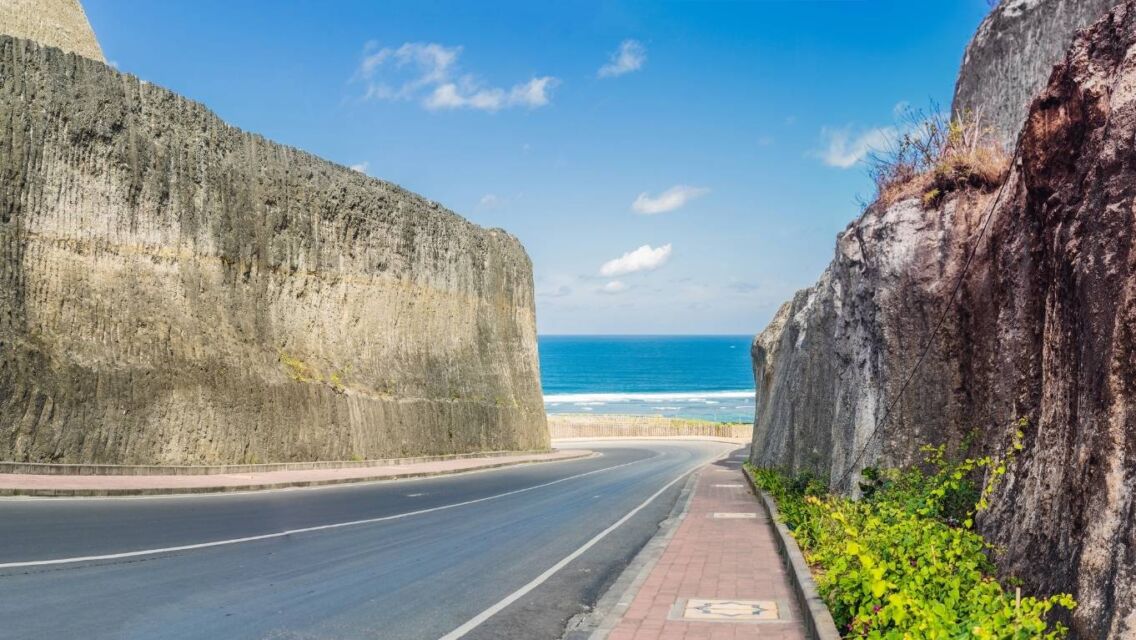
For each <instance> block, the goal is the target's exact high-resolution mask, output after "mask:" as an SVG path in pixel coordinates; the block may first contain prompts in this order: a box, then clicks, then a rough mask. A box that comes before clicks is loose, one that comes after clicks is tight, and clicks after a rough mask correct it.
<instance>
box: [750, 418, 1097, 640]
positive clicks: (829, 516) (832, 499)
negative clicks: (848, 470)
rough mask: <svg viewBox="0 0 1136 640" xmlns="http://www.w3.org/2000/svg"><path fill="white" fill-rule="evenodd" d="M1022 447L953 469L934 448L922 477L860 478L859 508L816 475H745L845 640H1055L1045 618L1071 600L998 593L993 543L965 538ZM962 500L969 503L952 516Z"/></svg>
mask: <svg viewBox="0 0 1136 640" xmlns="http://www.w3.org/2000/svg"><path fill="white" fill-rule="evenodd" d="M1020 439H1021V432H1020V431H1019V432H1018V436H1017V438H1016V439H1015V441H1014V444H1013V446H1012V449H1011V452H1010V454H1009V455H1008V456H1006V457H1004V458H1002V459H994V458H981V459H968V460H965V461H963V462H961V463H958V464H950V463H947V462H945V461H944V459H943V449H942V448H929V449H927V453H928V456H927V465H928V467H929V468H930V469H932V471H930V472H924V471H922V470H919V469H907V470H902V471H900V470H889V471H885V472H875V473H869V474H867V476H868V483H867V484H865V485H864V489H865V497H864V498H863V499H861V500H851V499H848V498H843V497H839V496H835V495H829V494H828V493H827V490H826V487H825V485H824V483H822V482H818V481H816V480H815V479H809V478H789V477H787V476H785V475H783V474H781V473H779V472H776V471H771V470H766V469H756V468H751V471H752V472H753V474H754V477H755V479H756V480H757V482H758V484H759V485H760V486H761V487H762V488H764V489H765V490H766V491H768V492H770V493H771V494H772V495H773V497H774V498H775V499H776V500H777V502H778V505H779V507H780V510H781V514H782V518H783V519H784V521H785V524H786V525H787V526H788V527H789V528H790V529H791V530H792V532H793V536H794V537H795V538H796V539H797V542H798V543H799V544H800V545H801V548H802V550H803V551H804V552H805V556H806V558H807V559H808V561H809V563H810V564H811V565H813V567H814V568H815V569H816V570H817V572H818V574H819V575H818V580H817V582H818V586H819V588H820V590H821V594H822V596H823V597H824V599H825V603H826V604H827V605H828V607H829V609H830V610H831V611H832V614H833V618H834V619H835V620H836V622H837V624H838V626H839V627H840V628H841V630H842V631H843V632H844V634H845V637H846V638H872V639H884V638H886V639H896V640H899V639H906V638H926V639H929V640H930V639H943V640H946V639H954V638H979V639H984V640H987V639H997V640H1003V639H1007V640H1008V639H1014V640H1025V639H1027V638H1031V639H1032V638H1045V639H1057V638H1064V637H1065V636H1066V633H1067V632H1066V629H1065V628H1064V627H1063V626H1062V625H1061V624H1059V623H1051V622H1050V621H1049V618H1050V616H1049V612H1050V611H1051V610H1052V609H1054V608H1055V607H1064V608H1067V609H1072V608H1073V607H1075V606H1076V602H1074V600H1073V598H1072V597H1071V596H1069V595H1066V594H1060V595H1056V596H1053V597H1050V598H1034V597H1022V598H1020V599H1019V598H1018V597H1017V595H1016V594H1015V593H1012V592H1007V591H1006V590H1005V589H1004V588H1003V587H1002V585H1001V584H1000V583H999V582H998V580H996V579H995V578H994V577H993V571H994V568H993V566H992V565H991V562H990V560H989V554H990V553H992V552H993V549H992V547H991V546H990V544H988V543H987V542H986V541H985V540H984V539H983V538H982V537H981V536H980V535H978V534H977V533H975V532H974V531H973V530H972V526H973V517H974V513H975V511H976V510H981V509H984V508H985V507H986V503H987V500H988V499H989V496H990V494H991V491H992V490H993V481H996V480H997V478H999V477H1001V476H1002V475H1003V474H1005V472H1006V464H1007V462H1009V461H1010V460H1012V457H1013V453H1014V452H1016V451H1017V450H1019V449H1020V448H1021V443H1020ZM979 469H985V470H986V471H987V472H988V473H989V475H990V477H991V478H992V479H993V481H992V482H991V483H988V484H987V486H986V487H984V488H982V489H981V490H979V489H978V488H977V487H976V486H975V485H974V483H973V482H971V481H970V480H969V479H968V478H969V477H970V476H971V475H972V472H974V471H975V470H979ZM966 498H973V499H976V500H977V504H976V503H975V502H974V501H973V500H972V501H971V502H970V503H969V506H968V507H965V508H961V509H960V504H961V503H962V501H963V500H965V499H966Z"/></svg>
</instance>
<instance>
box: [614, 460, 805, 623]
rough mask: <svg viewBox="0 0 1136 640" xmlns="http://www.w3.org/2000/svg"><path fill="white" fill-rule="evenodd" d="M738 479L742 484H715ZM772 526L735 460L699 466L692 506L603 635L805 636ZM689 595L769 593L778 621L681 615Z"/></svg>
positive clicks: (751, 596) (748, 596) (764, 597)
mask: <svg viewBox="0 0 1136 640" xmlns="http://www.w3.org/2000/svg"><path fill="white" fill-rule="evenodd" d="M715 484H738V485H741V486H740V487H715V486H713V485H715ZM746 511H749V512H756V513H757V514H758V517H757V518H756V519H730V520H725V519H714V518H713V517H712V514H713V513H715V512H746ZM775 535H776V533H775V532H774V530H773V526H772V525H771V524H770V522H769V519H768V517H767V516H766V514H765V512H764V510H763V509H762V508H761V505H760V504H758V502H757V499H756V498H755V497H754V496H753V494H752V493H751V492H750V490H749V487H748V485H746V484H745V479H744V478H743V477H742V473H741V470H740V469H739V468H738V464H737V462H736V461H722V462H718V463H715V464H712V465H709V466H708V467H706V468H705V469H703V470H702V472H701V473H700V476H699V478H698V479H697V481H696V485H695V489H694V497H693V499H692V501H691V504H690V510H689V512H688V513H687V514H686V517H685V518H684V519H683V521H682V522H681V523H680V524H679V526H678V529H677V530H676V531H675V534H674V536H673V537H672V538H671V540H670V542H669V543H668V544H667V547H666V549H665V550H664V551H663V555H662V557H660V558H659V561H658V563H657V564H656V565H655V566H654V568H653V569H652V570H651V573H650V574H649V575H648V576H647V579H646V580H645V581H644V582H643V585H642V587H641V588H640V590H639V592H638V593H637V594H636V595H635V598H634V599H633V600H632V602H631V605H630V607H629V608H628V609H627V612H626V613H625V614H624V616H623V619H622V620H620V622H619V624H618V625H617V626H616V627H615V629H613V630H612V632H611V633H610V634H609V635H608V636H607V637H608V640H663V639H666V640H680V639H682V640H696V639H699V640H719V639H722V640H735V639H742V638H772V639H777V640H804V639H805V638H806V635H805V628H804V624H803V623H802V622H801V618H800V613H799V609H798V607H797V604H796V602H795V601H794V598H793V589H792V586H791V584H790V583H789V576H788V573H787V572H786V569H785V568H784V567H783V566H782V563H781V557H780V556H779V555H778V553H777V543H776V541H775V538H774V536H775ZM686 598H724V599H730V598H736V599H742V600H773V601H776V602H777V605H778V609H779V611H780V616H781V618H782V620H783V621H778V622H706V621H699V622H684V621H682V620H676V619H672V618H677V617H680V616H681V615H682V612H681V610H679V609H677V608H676V607H675V604H676V602H677V601H678V600H680V599H686Z"/></svg>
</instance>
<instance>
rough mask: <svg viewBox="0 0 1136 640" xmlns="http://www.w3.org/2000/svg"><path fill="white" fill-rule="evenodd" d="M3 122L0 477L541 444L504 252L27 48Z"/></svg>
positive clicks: (329, 170) (432, 206)
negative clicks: (90, 467)
mask: <svg viewBox="0 0 1136 640" xmlns="http://www.w3.org/2000/svg"><path fill="white" fill-rule="evenodd" d="M0 123H3V124H2V126H0V459H4V460H21V461H53V462H107V463H111V462H113V463H179V464H187V463H227V462H269V461H286V460H329V459H351V458H377V457H390V456H400V455H413V454H440V453H453V452H464V451H473V450H495V449H532V448H541V447H545V446H547V445H548V433H547V428H546V425H545V418H544V407H543V403H542V400H541V390H540V382H539V375H538V373H539V372H538V364H537V352H536V335H535V333H536V332H535V318H534V302H533V284H532V269H531V264H530V261H529V259H528V256H527V255H526V254H525V252H524V250H523V248H522V247H521V245H520V243H519V242H518V241H517V240H516V239H515V238H513V237H512V236H510V235H509V234H507V233H505V232H504V231H500V230H486V229H482V228H480V227H477V226H475V225H473V224H471V223H469V222H467V221H465V220H463V219H462V218H460V217H458V216H457V215H455V214H453V213H451V212H449V211H446V210H445V209H443V208H442V207H440V206H439V205H438V204H436V203H434V202H430V201H429V200H426V199H424V198H422V197H419V196H417V195H415V194H412V193H409V192H407V191H405V190H403V189H401V188H399V187H397V186H395V185H393V184H390V183H387V182H383V181H380V180H375V179H372V178H368V177H367V176H365V175H363V174H361V173H358V172H355V171H351V170H349V169H347V168H345V167H341V166H337V165H334V164H332V163H329V162H326V161H324V160H321V159H319V158H316V157H313V156H311V155H309V154H306V153H303V152H301V151H298V150H296V149H292V148H289V147H285V146H281V145H278V144H274V143H272V142H270V141H268V140H265V139H264V138H261V137H260V136H257V135H253V134H250V133H246V132H243V131H240V130H238V129H236V128H233V127H231V126H228V125H226V124H225V123H224V122H222V121H221V120H220V119H218V118H217V117H216V116H215V115H214V114H213V113H211V112H210V111H208V110H207V109H205V108H204V107H202V106H201V105H199V104H196V103H194V102H191V101H189V100H186V99H184V98H181V97H179V96H177V95H175V94H173V93H171V92H169V91H167V90H164V89H162V88H159V87H156V86H153V85H151V84H148V83H146V82H141V81H139V80H137V79H136V78H133V77H131V76H127V75H123V74H120V73H118V72H116V71H115V70H114V69H111V68H109V67H107V66H105V65H103V64H101V63H98V62H95V61H93V60H88V59H85V58H82V57H78V56H74V55H69V54H64V53H62V52H61V51H59V50H57V49H52V48H46V47H41V46H38V45H36V44H34V43H32V42H30V41H27V40H22V39H16V38H11V37H0Z"/></svg>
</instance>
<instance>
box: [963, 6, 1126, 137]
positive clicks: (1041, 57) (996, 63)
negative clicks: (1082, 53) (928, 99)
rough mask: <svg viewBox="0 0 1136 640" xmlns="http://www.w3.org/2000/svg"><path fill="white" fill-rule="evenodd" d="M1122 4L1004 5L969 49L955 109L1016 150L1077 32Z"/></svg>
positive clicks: (971, 43) (990, 16) (981, 28)
mask: <svg viewBox="0 0 1136 640" xmlns="http://www.w3.org/2000/svg"><path fill="white" fill-rule="evenodd" d="M1117 2H1118V0H1002V2H1001V3H999V5H998V6H997V7H995V8H994V10H993V11H991V12H990V14H989V15H988V16H986V19H985V20H983V21H982V24H981V25H980V26H979V27H978V32H977V33H975V34H974V38H973V39H972V40H971V41H970V44H969V45H967V47H966V53H965V54H964V55H963V60H962V69H961V70H960V71H959V76H958V81H957V82H956V84H955V96H954V104H953V110H954V112H955V113H967V112H969V113H971V114H975V115H976V116H977V117H979V118H981V121H982V123H984V124H986V125H989V126H990V127H992V128H993V129H994V131H995V132H996V133H997V135H998V137H1000V138H1001V139H1002V141H1003V143H1004V144H1005V146H1006V148H1007V149H1009V148H1012V147H1013V146H1014V141H1015V139H1016V138H1017V135H1018V132H1019V131H1021V128H1022V123H1023V122H1025V119H1026V112H1027V111H1028V110H1029V104H1030V100H1032V99H1033V97H1034V96H1036V95H1037V93H1038V92H1039V91H1041V89H1042V88H1043V87H1045V82H1046V80H1048V79H1049V72H1050V71H1051V70H1052V68H1053V65H1054V64H1056V63H1057V62H1059V61H1060V60H1061V59H1062V58H1063V57H1064V56H1065V52H1066V51H1067V50H1068V49H1069V44H1070V43H1071V42H1072V41H1073V36H1074V34H1075V33H1076V31H1077V30H1078V29H1081V28H1084V27H1085V26H1087V25H1089V24H1092V23H1093V22H1094V21H1096V19H1097V18H1100V17H1101V16H1103V15H1104V14H1105V12H1106V11H1108V10H1109V9H1110V8H1111V7H1112V6H1113V5H1115V4H1117Z"/></svg>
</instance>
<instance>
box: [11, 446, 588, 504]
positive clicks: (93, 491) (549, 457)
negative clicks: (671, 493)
mask: <svg viewBox="0 0 1136 640" xmlns="http://www.w3.org/2000/svg"><path fill="white" fill-rule="evenodd" d="M596 455H600V454H598V453H595V452H593V451H587V450H568V451H552V452H548V453H539V454H532V455H523V454H521V453H515V454H513V455H508V456H499V457H497V458H495V459H486V462H485V463H483V464H477V463H472V464H461V462H462V461H460V460H443V461H434V462H420V463H417V464H419V465H421V467H425V468H419V469H410V470H407V471H391V470H390V469H389V468H388V469H386V470H384V471H377V472H375V473H367V472H366V471H363V472H360V473H352V472H351V470H350V469H346V468H342V469H306V470H285V471H269V472H264V473H263V476H262V477H260V478H256V477H254V476H255V474H235V475H229V476H222V475H212V476H210V477H209V478H208V479H205V480H201V479H200V478H201V476H200V475H198V476H178V475H161V476H129V477H127V476H119V477H108V476H102V477H99V476H91V475H87V476H74V475H73V476H51V475H28V474H9V475H8V476H7V477H5V476H3V475H0V496H33V497H107V496H153V495H177V494H197V493H230V492H243V491H264V490H270V489H291V488H298V487H318V486H325V485H332V484H348V483H358V482H376V481H385V480H405V479H411V478H427V477H432V476H442V475H451V474H457V473H467V472H471V471H484V470H488V469H497V468H500V467H509V466H514V465H521V464H538V463H545V462H563V461H568V460H577V459H581V458H588V457H593V456H596ZM501 458H505V459H501ZM446 462H450V463H452V464H450V465H449V466H444V465H443V466H439V463H446ZM410 464H413V463H410ZM391 466H400V465H397V464H396V465H391ZM401 466H410V465H409V464H408V465H401ZM336 472H340V473H336ZM264 476H267V477H264ZM84 485H86V486H84Z"/></svg>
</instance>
